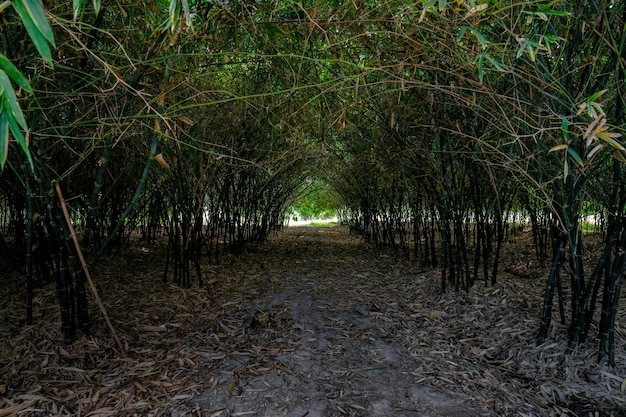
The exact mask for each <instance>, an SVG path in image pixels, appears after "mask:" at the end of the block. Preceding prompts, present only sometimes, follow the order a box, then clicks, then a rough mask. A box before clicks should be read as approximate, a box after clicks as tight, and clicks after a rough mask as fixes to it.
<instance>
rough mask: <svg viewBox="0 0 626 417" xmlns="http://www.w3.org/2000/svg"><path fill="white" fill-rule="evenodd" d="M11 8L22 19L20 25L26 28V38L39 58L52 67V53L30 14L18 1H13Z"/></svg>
mask: <svg viewBox="0 0 626 417" xmlns="http://www.w3.org/2000/svg"><path fill="white" fill-rule="evenodd" d="M13 8H15V10H16V11H17V13H18V14H19V15H20V17H21V18H22V23H23V24H24V27H25V28H26V32H28V36H29V37H30V39H31V41H33V44H34V45H35V48H37V52H39V55H41V57H42V58H43V59H44V60H45V61H46V62H47V63H48V64H50V65H53V62H52V53H51V52H50V47H49V46H48V40H47V39H46V37H45V36H44V35H43V34H42V33H41V31H40V30H39V28H38V27H37V25H36V24H35V22H34V21H33V19H32V18H31V16H30V13H29V12H28V10H27V9H26V7H25V6H24V4H22V2H21V1H20V0H18V1H15V2H13Z"/></svg>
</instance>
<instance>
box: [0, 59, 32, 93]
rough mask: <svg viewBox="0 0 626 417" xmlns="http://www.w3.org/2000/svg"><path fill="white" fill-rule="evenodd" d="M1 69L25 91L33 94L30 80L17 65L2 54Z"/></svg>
mask: <svg viewBox="0 0 626 417" xmlns="http://www.w3.org/2000/svg"><path fill="white" fill-rule="evenodd" d="M0 69H1V70H4V72H6V73H7V75H8V76H9V77H11V79H12V80H13V81H15V83H16V84H17V85H19V86H20V87H22V88H23V89H24V90H26V91H28V92H29V93H32V92H33V89H32V88H31V86H30V84H28V80H27V79H26V78H25V77H24V76H23V75H22V73H21V72H20V71H19V70H18V69H17V68H16V67H15V65H13V63H12V62H11V61H9V59H8V58H7V57H6V56H4V55H2V53H0Z"/></svg>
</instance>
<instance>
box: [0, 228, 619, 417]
mask: <svg viewBox="0 0 626 417" xmlns="http://www.w3.org/2000/svg"><path fill="white" fill-rule="evenodd" d="M525 239H526V240H525ZM529 247H530V246H529V244H528V242H527V236H526V237H524V236H523V235H521V236H519V237H516V238H515V239H513V240H512V241H511V242H509V243H507V244H506V248H505V254H504V257H503V268H501V270H504V271H506V272H502V273H501V276H500V283H499V284H497V285H496V286H485V285H484V284H483V283H482V282H478V283H476V285H475V286H474V287H473V288H471V290H470V291H469V292H467V293H466V292H455V291H453V290H451V291H448V292H446V293H444V294H442V293H441V290H440V286H441V282H440V272H439V271H438V270H430V269H424V268H421V267H420V266H419V265H417V264H416V263H415V262H412V261H409V262H407V261H401V260H398V259H396V258H395V257H394V256H393V253H392V252H386V251H383V250H380V249H374V248H371V247H368V246H367V245H365V244H363V243H362V241H361V240H360V239H358V238H357V237H355V236H351V235H350V234H349V233H348V231H347V230H346V229H344V228H341V227H330V228H314V227H298V228H289V229H286V230H284V231H282V232H280V233H279V234H277V235H275V236H273V237H272V238H271V240H270V242H268V243H267V244H265V245H263V246H260V247H258V248H254V250H250V251H249V252H248V253H246V254H244V255H243V256H241V257H239V258H227V259H224V260H223V262H222V264H221V265H217V266H215V265H214V266H205V267H204V271H203V272H204V279H205V281H208V282H209V284H208V285H206V288H189V289H185V288H180V287H177V286H175V285H171V284H163V283H162V271H163V259H164V256H163V254H164V248H163V247H161V246H155V247H142V246H141V244H140V242H136V244H135V245H133V247H131V248H130V249H128V250H127V251H126V252H125V253H123V254H122V255H117V256H111V257H110V258H108V259H107V260H105V261H103V262H102V263H101V265H100V267H98V269H97V270H96V271H95V272H94V279H95V280H96V281H97V283H98V286H99V290H100V295H101V297H102V298H103V300H104V302H105V304H106V308H107V310H108V314H109V315H110V317H111V320H112V322H113V325H114V326H115V328H116V330H117V332H118V334H119V336H120V338H121V340H122V341H123V343H124V344H125V346H126V350H127V356H126V357H125V358H124V357H122V356H121V355H120V354H119V352H118V351H117V350H116V346H115V344H114V342H113V339H112V338H111V337H110V335H109V334H108V332H107V329H106V326H105V325H104V320H103V318H102V316H101V315H100V313H99V311H98V310H97V309H96V308H94V307H92V309H91V310H92V311H91V314H92V319H93V321H94V328H93V329H92V332H91V334H90V335H81V336H79V337H78V338H77V339H76V340H75V341H74V342H73V343H71V344H66V343H64V341H63V338H62V335H61V333H60V327H61V326H60V319H59V311H58V305H57V302H56V290H55V286H54V284H50V285H46V286H43V287H41V288H39V289H37V290H36V298H35V323H34V324H33V325H32V326H25V325H24V324H23V323H24V310H25V309H24V305H23V300H24V290H23V288H22V286H21V284H20V283H21V280H22V278H21V277H20V276H18V275H17V274H10V273H3V276H2V278H1V279H0V281H2V286H1V287H0V291H2V296H1V297H0V315H1V321H0V337H1V338H2V341H3V342H2V345H1V350H0V417H1V416H8V415H16V416H212V417H213V416H214V417H217V416H294V417H304V416H309V417H316V416H391V415H393V416H425V417H444V416H448V417H461V416H529V417H530V416H579V417H582V416H584V417H589V416H591V417H601V416H616V417H617V416H626V392H624V388H625V387H626V349H625V348H626V346H625V340H626V331H625V326H626V315H625V314H624V312H623V309H622V311H620V312H619V315H618V318H617V323H616V330H617V331H616V339H617V342H616V345H617V351H616V362H617V366H616V367H613V368H612V367H609V366H608V365H606V364H605V363H604V362H603V363H600V364H598V363H597V362H596V354H597V350H596V349H597V346H596V340H590V341H589V343H588V344H585V345H583V346H581V347H580V348H579V349H578V350H577V351H576V352H574V353H573V354H571V355H569V356H566V355H564V351H565V349H566V336H567V329H566V327H565V326H562V325H561V324H560V323H559V317H558V315H557V312H558V309H556V308H555V315H554V318H553V325H552V328H551V335H550V338H549V339H548V341H547V342H546V343H544V344H543V345H541V346H536V345H535V343H534V340H535V336H536V334H537V330H538V325H539V317H540V314H541V305H542V293H543V287H544V282H545V279H546V277H547V270H546V269H545V268H541V267H537V266H533V265H531V264H532V260H533V254H532V251H531V250H530V249H529ZM4 270H5V271H8V270H9V269H8V267H7V268H4ZM565 293H567V291H565ZM622 305H623V304H622ZM592 331H593V330H592ZM594 334H595V333H594Z"/></svg>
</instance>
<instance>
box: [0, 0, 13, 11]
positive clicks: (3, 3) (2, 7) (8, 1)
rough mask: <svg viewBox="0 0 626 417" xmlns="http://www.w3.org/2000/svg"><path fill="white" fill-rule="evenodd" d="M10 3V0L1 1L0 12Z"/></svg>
mask: <svg viewBox="0 0 626 417" xmlns="http://www.w3.org/2000/svg"><path fill="white" fill-rule="evenodd" d="M10 5H11V1H10V0H5V1H3V2H2V3H0V12H2V11H3V10H4V9H6V8H7V7H9V6H10Z"/></svg>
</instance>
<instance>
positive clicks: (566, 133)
mask: <svg viewBox="0 0 626 417" xmlns="http://www.w3.org/2000/svg"><path fill="white" fill-rule="evenodd" d="M561 133H562V134H563V139H565V140H568V139H569V122H568V120H567V117H565V116H563V115H561Z"/></svg>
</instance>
